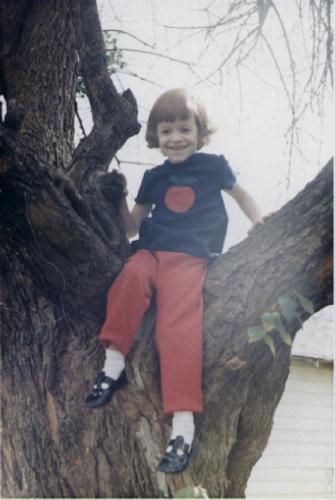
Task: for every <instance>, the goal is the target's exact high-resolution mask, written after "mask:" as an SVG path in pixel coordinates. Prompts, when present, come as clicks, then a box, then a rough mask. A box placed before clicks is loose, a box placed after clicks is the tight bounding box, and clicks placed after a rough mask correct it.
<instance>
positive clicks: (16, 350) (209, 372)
mask: <svg viewBox="0 0 335 500" xmlns="http://www.w3.org/2000/svg"><path fill="white" fill-rule="evenodd" d="M2 8H3V12H2V15H3V17H4V22H3V23H2V25H3V27H4V35H3V40H4V43H3V48H2V62H1V68H2V70H3V74H2V75H1V78H0V82H1V90H2V93H3V95H4V98H5V100H6V103H7V115H6V117H5V120H4V123H3V124H1V125H0V132H1V136H0V147H1V153H2V156H1V163H0V182H1V186H0V187H1V201H2V212H1V214H2V216H1V220H0V234H1V247H0V259H1V268H2V280H1V288H2V291H1V296H0V305H1V314H2V317H1V324H2V378H1V380H2V407H1V408H2V424H3V436H2V495H3V496H7V497H130V498H136V497H139V498H140V497H142V498H146V497H161V496H166V497H169V496H173V495H174V494H175V492H176V491H177V490H178V489H179V488H181V487H183V486H185V485H192V484H193V485H198V484H201V485H202V486H204V487H205V488H206V489H207V491H208V493H209V495H210V496H214V497H224V496H226V497H227V496H230V497H239V496H243V495H244V490H245V487H246V483H247V480H248V477H249V474H250V471H251V470H252V467H253V466H254V464H255V463H256V461H257V460H258V458H259V457H260V455H261V454H262V452H263V450H264V447H265V446H266V443H267V440H268V437H269V434H270V431H271V426H272V419H273V414H274V411H275V409H276V406H277V404H278V402H279V400H280V397H281V395H282V392H283V390H284V387H285V381H286V378H287V375H288V372H289V362H290V348H289V346H287V345H286V344H285V343H284V342H282V341H281V339H280V338H279V336H277V335H276V334H272V336H273V339H274V342H275V346H276V355H275V356H273V355H272V353H271V352H270V350H269V348H268V347H267V346H266V345H265V343H264V342H257V343H253V344H249V343H248V337H247V328H248V327H250V326H255V325H258V324H259V322H260V318H261V316H262V314H263V313H264V312H266V311H269V310H270V309H271V308H272V307H273V306H274V305H275V304H276V301H277V299H278V298H279V297H280V296H283V295H289V294H291V293H292V291H293V290H296V291H298V292H299V293H301V294H302V295H304V296H307V297H309V298H310V299H311V300H312V301H313V303H314V306H315V309H316V310H318V309H320V308H322V307H324V306H325V305H327V304H329V303H331V301H332V261H331V258H332V234H333V232H332V193H333V191H332V174H331V170H332V166H331V163H329V164H328V165H327V166H326V167H325V168H324V169H323V170H322V172H321V173H320V174H319V175H318V177H317V178H316V179H315V180H314V181H313V182H312V183H310V184H309V185H308V186H306V188H305V189H304V190H303V191H302V192H301V193H300V194H299V195H298V196H297V197H296V198H295V199H294V200H292V201H291V202H290V203H288V204H287V205H286V206H285V207H284V208H283V209H282V210H281V211H280V212H278V213H277V214H275V215H274V216H273V217H272V218H271V219H270V220H268V221H267V222H266V223H265V224H264V225H263V226H261V227H259V228H257V229H256V230H255V231H254V232H253V234H252V235H251V236H250V237H249V238H247V239H246V240H245V241H243V242H242V243H240V244H239V245H237V246H235V247H233V248H232V249H230V250H229V252H227V253H226V254H225V255H223V256H222V257H220V258H218V259H217V260H216V261H215V262H214V263H213V264H212V265H211V267H210V269H209V273H208V279H207V283H206V288H205V291H204V293H205V303H206V315H205V336H204V370H203V375H204V377H203V378H204V383H203V390H204V397H205V412H204V414H199V415H197V417H196V427H197V431H196V436H197V437H196V441H195V444H194V456H193V458H192V461H191V464H190V467H189V468H188V469H187V470H186V471H185V472H184V473H183V474H180V475H176V476H165V475H163V474H161V473H158V472H157V471H156V466H157V463H158V460H159V457H160V454H161V453H162V452H163V450H164V446H165V444H166V441H167V439H168V436H169V425H170V419H169V417H165V416H164V415H163V413H162V406H161V397H160V388H159V360H158V356H157V353H156V350H155V345H154V317H155V307H154V304H153V305H152V307H151V308H150V310H149V311H148V313H147V315H146V317H145V319H144V322H143V325H142V327H141V331H140V332H139V335H138V337H137V340H136V342H135V345H134V349H133V350H132V353H131V354H130V356H129V359H128V361H127V367H126V369H127V375H128V379H129V384H128V386H127V387H126V388H125V390H123V391H121V392H119V393H117V394H116V395H115V397H114V399H113V401H112V403H111V404H110V405H108V406H107V407H106V408H104V409H101V410H98V411H90V410H88V409H86V408H85V407H84V405H83V398H84V395H85V392H86V391H87V389H88V387H89V386H90V384H91V381H92V379H93V377H94V376H95V374H96V372H97V371H98V370H99V369H100V368H101V365H102V363H103V358H104V352H103V349H102V348H101V346H100V345H99V343H98V340H97V335H98V332H99V328H100V326H101V323H102V321H103V319H104V310H105V300H106V299H105V297H106V292H107V290H108V287H109V286H110V284H111V283H112V281H113V279H114V278H115V276H116V275H117V273H118V272H119V270H120V269H121V266H122V262H123V261H124V259H125V258H126V257H127V255H129V246H128V243H127V240H126V238H125V235H124V232H123V230H122V227H121V224H120V220H119V217H118V211H117V206H118V201H119V196H120V193H119V186H118V185H117V182H115V180H114V179H113V176H112V175H111V174H108V173H107V170H108V164H109V162H110V160H111V158H112V156H113V155H114V154H115V151H116V150H117V149H118V148H119V147H120V146H121V145H122V144H123V143H124V142H125V141H126V139H127V138H128V137H129V136H130V135H132V134H135V133H136V132H137V131H138V129H139V126H138V123H137V108H136V103H135V100H134V98H133V97H132V94H131V93H130V92H129V91H128V92H126V93H125V94H123V95H119V94H118V93H117V92H116V90H115V88H114V86H113V84H112V82H111V81H110V80H109V78H108V75H107V72H106V63H105V59H104V49H103V43H102V37H101V30H100V26H99V20H98V16H97V10H96V6H95V2H93V1H92V0H85V1H84V0H82V1H77V2H71V1H69V0H62V1H61V2H59V1H56V0H51V1H50V2H40V1H37V0H36V1H34V2H29V1H28V0H19V1H14V0H7V1H5V2H3V5H2ZM78 56H79V60H80V65H81V74H82V75H83V77H84V80H85V85H86V88H87V89H88V96H89V99H90V103H91V107H92V114H93V119H94V126H93V129H92V131H91V132H90V134H89V135H88V136H87V137H86V138H85V139H83V141H82V142H81V143H80V144H79V145H78V147H77V148H76V149H74V147H73V144H72V141H73V112H74V99H75V96H74V83H75V78H74V74H75V71H76V65H77V60H78ZM94 61H96V64H93V63H94ZM306 318H307V314H305V315H304V317H303V319H306ZM298 328H299V323H298V322H296V323H294V324H292V325H290V333H291V335H292V336H294V334H295V332H296V331H297V329H298Z"/></svg>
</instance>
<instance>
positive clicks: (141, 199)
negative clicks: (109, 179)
mask: <svg viewBox="0 0 335 500" xmlns="http://www.w3.org/2000/svg"><path fill="white" fill-rule="evenodd" d="M150 177H151V176H150V171H149V170H146V171H145V172H144V175H143V179H142V182H141V185H140V187H139V190H138V193H137V196H136V198H135V201H136V203H139V204H140V205H146V204H148V203H152V202H153V200H152V194H151V184H152V183H151V182H150Z"/></svg>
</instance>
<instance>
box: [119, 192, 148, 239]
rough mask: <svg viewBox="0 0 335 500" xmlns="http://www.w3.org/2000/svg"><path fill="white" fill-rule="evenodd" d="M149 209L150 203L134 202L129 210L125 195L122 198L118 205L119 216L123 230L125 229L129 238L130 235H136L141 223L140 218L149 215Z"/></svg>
mask: <svg viewBox="0 0 335 500" xmlns="http://www.w3.org/2000/svg"><path fill="white" fill-rule="evenodd" d="M151 209H152V205H151V204H150V205H139V204H138V203H135V205H134V207H133V209H132V210H131V211H130V210H129V208H128V203H127V200H126V197H124V198H122V200H121V203H120V207H119V210H120V216H121V220H122V224H123V227H124V230H125V231H126V233H127V236H128V237H129V238H131V237H132V236H136V234H137V233H138V230H139V227H140V224H141V220H142V219H143V218H144V217H146V216H147V215H149V213H150V212H151Z"/></svg>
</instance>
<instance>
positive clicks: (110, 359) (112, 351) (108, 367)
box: [103, 346, 125, 380]
mask: <svg viewBox="0 0 335 500" xmlns="http://www.w3.org/2000/svg"><path fill="white" fill-rule="evenodd" d="M124 367H125V357H124V355H123V354H122V352H120V351H118V350H117V349H116V348H115V347H113V346H109V347H108V348H107V349H106V359H105V364H104V367H103V371H104V372H105V374H106V375H107V377H110V378H113V379H114V380H117V379H118V378H119V376H120V375H121V372H122V370H123V369H124Z"/></svg>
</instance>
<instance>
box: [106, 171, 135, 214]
mask: <svg viewBox="0 0 335 500" xmlns="http://www.w3.org/2000/svg"><path fill="white" fill-rule="evenodd" d="M100 186H101V191H102V194H103V195H104V197H105V198H106V200H108V202H109V203H112V204H113V205H115V206H116V207H118V206H119V204H120V203H121V201H122V200H124V199H125V197H126V196H127V194H128V193H127V179H126V177H125V176H124V175H123V174H121V172H119V171H117V170H112V172H108V173H107V174H104V175H102V176H101V177H100Z"/></svg>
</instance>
